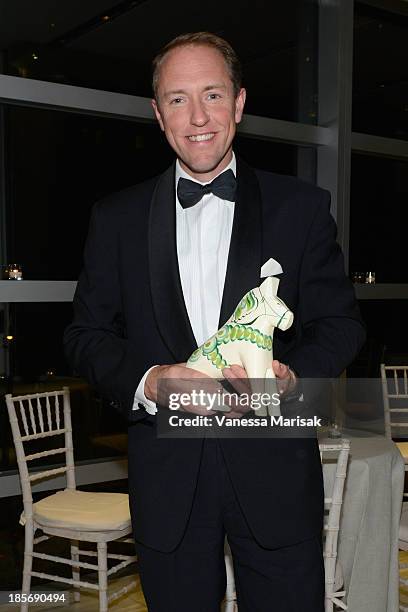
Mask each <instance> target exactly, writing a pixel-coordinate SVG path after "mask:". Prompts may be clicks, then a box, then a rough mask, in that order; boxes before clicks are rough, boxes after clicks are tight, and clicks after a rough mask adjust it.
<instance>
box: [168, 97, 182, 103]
mask: <svg viewBox="0 0 408 612" xmlns="http://www.w3.org/2000/svg"><path fill="white" fill-rule="evenodd" d="M182 101H183V98H173V100H171V102H170V104H180V103H181V102H182Z"/></svg>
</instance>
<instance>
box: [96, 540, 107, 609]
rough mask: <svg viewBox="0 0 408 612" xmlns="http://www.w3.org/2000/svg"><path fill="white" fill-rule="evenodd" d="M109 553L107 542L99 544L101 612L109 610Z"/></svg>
mask: <svg viewBox="0 0 408 612" xmlns="http://www.w3.org/2000/svg"><path fill="white" fill-rule="evenodd" d="M107 555H108V551H107V545H106V542H98V585H99V612H107V610H108V556H107Z"/></svg>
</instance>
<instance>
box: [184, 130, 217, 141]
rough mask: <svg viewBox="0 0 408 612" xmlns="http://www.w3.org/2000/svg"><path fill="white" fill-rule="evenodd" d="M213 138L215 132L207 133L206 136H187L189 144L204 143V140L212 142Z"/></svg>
mask: <svg viewBox="0 0 408 612" xmlns="http://www.w3.org/2000/svg"><path fill="white" fill-rule="evenodd" d="M214 136H215V132H209V133H208V134H195V135H193V136H187V138H188V140H189V141H190V142H204V141H206V140H212V139H213V138H214Z"/></svg>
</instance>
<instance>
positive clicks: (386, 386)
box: [380, 363, 408, 439]
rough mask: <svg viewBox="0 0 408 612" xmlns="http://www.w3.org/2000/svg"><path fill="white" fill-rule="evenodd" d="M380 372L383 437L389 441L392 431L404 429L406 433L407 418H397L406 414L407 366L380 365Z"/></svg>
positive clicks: (407, 426)
mask: <svg viewBox="0 0 408 612" xmlns="http://www.w3.org/2000/svg"><path fill="white" fill-rule="evenodd" d="M380 370H381V383H382V394H383V402H384V421H385V435H386V436H387V437H388V438H390V439H391V438H392V435H393V433H395V431H394V432H393V429H394V430H395V429H396V428H398V429H405V430H406V431H407V433H408V418H406V420H401V418H399V416H400V415H402V414H408V366H397V365H395V366H394V365H392V366H391V365H390V366H386V365H385V364H384V363H382V364H381V366H380ZM404 400H405V401H404ZM396 437H399V435H398V434H397V436H396Z"/></svg>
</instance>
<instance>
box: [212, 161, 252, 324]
mask: <svg viewBox="0 0 408 612" xmlns="http://www.w3.org/2000/svg"><path fill="white" fill-rule="evenodd" d="M237 182H238V185H237V198H236V203H235V211H234V222H233V226H232V235H231V244H230V249H229V254H228V263H227V273H226V277H225V284H224V293H223V297H222V304H221V311H220V319H219V327H221V326H222V325H224V323H225V322H226V321H227V320H228V319H229V317H230V316H231V314H232V312H233V311H234V309H235V307H236V306H237V304H238V302H239V301H240V300H241V298H242V297H243V296H244V295H245V293H247V292H248V291H249V290H250V289H253V288H254V287H257V286H258V285H259V278H260V270H261V262H262V244H261V240H262V232H261V221H262V208H261V193H260V188H259V183H258V179H257V177H256V174H255V172H254V171H253V170H252V168H250V167H249V166H248V165H247V164H246V163H245V162H244V161H242V160H241V159H239V158H237Z"/></svg>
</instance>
